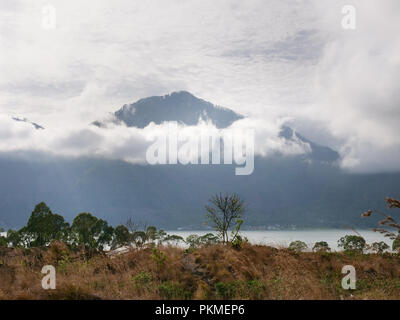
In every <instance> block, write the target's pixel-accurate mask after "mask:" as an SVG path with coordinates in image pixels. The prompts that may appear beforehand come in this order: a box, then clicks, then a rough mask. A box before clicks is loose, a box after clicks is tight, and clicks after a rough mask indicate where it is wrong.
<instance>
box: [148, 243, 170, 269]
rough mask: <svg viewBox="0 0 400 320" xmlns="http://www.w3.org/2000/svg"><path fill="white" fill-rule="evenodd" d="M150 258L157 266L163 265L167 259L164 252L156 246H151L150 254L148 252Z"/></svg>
mask: <svg viewBox="0 0 400 320" xmlns="http://www.w3.org/2000/svg"><path fill="white" fill-rule="evenodd" d="M150 258H151V259H153V260H154V261H155V262H156V263H157V265H158V266H159V267H162V266H164V264H165V260H167V256H166V255H165V253H164V252H162V251H161V250H159V249H158V248H153V250H152V254H150Z"/></svg>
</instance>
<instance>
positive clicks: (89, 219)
mask: <svg viewBox="0 0 400 320" xmlns="http://www.w3.org/2000/svg"><path fill="white" fill-rule="evenodd" d="M71 231H72V237H73V242H74V244H75V245H84V246H85V247H88V248H92V249H99V250H103V248H104V246H105V245H107V244H109V243H110V242H111V241H112V237H113V233H114V229H113V228H112V227H111V226H109V225H108V223H107V222H106V221H104V220H102V219H98V218H96V217H95V216H92V215H91V214H90V213H87V212H83V213H80V214H78V215H77V216H76V217H75V219H74V221H73V223H72V226H71Z"/></svg>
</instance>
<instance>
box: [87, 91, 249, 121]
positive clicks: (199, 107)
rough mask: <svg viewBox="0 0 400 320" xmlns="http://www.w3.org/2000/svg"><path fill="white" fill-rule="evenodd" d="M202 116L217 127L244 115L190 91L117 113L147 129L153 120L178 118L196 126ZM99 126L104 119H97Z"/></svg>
mask: <svg viewBox="0 0 400 320" xmlns="http://www.w3.org/2000/svg"><path fill="white" fill-rule="evenodd" d="M199 118H202V119H204V120H210V121H211V122H212V123H213V124H214V125H215V126H216V127H217V128H226V127H229V126H230V125H231V124H232V123H233V122H234V121H236V120H239V119H242V118H243V116H241V115H239V114H237V113H235V112H234V111H232V110H230V109H227V108H223V107H220V106H216V105H214V104H212V103H210V102H207V101H205V100H203V99H199V98H196V97H195V96H194V95H192V94H191V93H189V92H186V91H179V92H173V93H171V94H168V95H165V96H154V97H149V98H145V99H140V100H139V101H137V102H135V103H132V104H126V105H124V106H123V107H122V108H121V109H119V110H118V111H116V112H115V113H114V122H116V123H121V122H123V123H124V124H126V125H127V126H128V127H137V128H144V127H146V126H147V125H148V124H149V123H150V122H154V123H156V124H160V123H162V122H163V121H178V122H180V123H183V124H186V125H196V124H197V123H198V121H199ZM93 124H94V125H97V126H99V127H101V126H103V125H105V124H104V123H103V122H100V121H95V122H93Z"/></svg>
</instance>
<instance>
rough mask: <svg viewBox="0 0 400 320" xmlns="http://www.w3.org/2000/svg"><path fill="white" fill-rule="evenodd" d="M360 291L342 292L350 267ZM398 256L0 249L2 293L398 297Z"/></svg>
mask: <svg viewBox="0 0 400 320" xmlns="http://www.w3.org/2000/svg"><path fill="white" fill-rule="evenodd" d="M47 264H51V265H54V266H55V267H56V270H57V289H56V290H44V289H42V287H41V279H42V277H43V275H42V274H41V269H42V267H43V266H44V265H47ZM347 264H349V265H353V266H354V267H355V268H356V271H357V289H356V290H352V291H349V290H344V289H342V287H341V280H342V277H343V276H344V275H342V274H341V269H342V267H343V266H344V265H347ZM398 298H400V256H399V255H397V254H383V255H377V254H365V255H349V254H345V253H312V252H305V253H295V252H292V251H290V250H288V249H275V248H272V247H268V246H260V245H249V244H246V245H244V246H243V248H241V249H240V250H237V249H233V248H231V247H228V246H222V245H214V246H210V247H204V248H200V249H196V250H185V249H182V248H177V247H160V248H155V249H153V248H146V249H142V250H132V251H129V252H127V253H124V254H120V255H117V256H113V257H110V256H106V255H104V254H100V253H89V252H86V251H71V250H69V249H68V248H67V247H66V246H65V245H64V244H62V243H53V244H52V246H51V247H50V248H47V249H38V248H34V249H11V248H0V299H398Z"/></svg>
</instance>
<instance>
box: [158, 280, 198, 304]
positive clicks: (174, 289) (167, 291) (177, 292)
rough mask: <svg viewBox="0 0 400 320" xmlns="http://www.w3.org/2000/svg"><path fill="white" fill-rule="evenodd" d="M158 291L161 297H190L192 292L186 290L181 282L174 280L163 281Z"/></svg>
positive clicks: (169, 298)
mask: <svg viewBox="0 0 400 320" xmlns="http://www.w3.org/2000/svg"><path fill="white" fill-rule="evenodd" d="M158 291H159V294H160V296H161V297H162V298H163V299H168V300H171V299H179V300H181V299H185V300H187V299H190V298H191V296H192V294H191V292H190V291H188V290H186V289H185V288H184V287H183V285H182V284H180V283H178V282H175V281H166V282H163V283H162V284H161V285H160V286H159V287H158Z"/></svg>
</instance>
